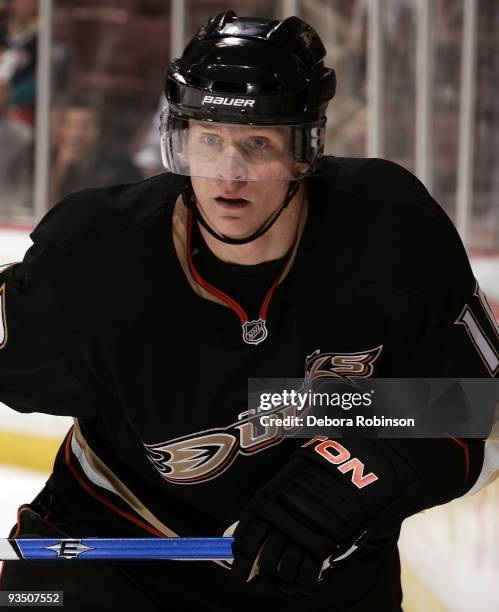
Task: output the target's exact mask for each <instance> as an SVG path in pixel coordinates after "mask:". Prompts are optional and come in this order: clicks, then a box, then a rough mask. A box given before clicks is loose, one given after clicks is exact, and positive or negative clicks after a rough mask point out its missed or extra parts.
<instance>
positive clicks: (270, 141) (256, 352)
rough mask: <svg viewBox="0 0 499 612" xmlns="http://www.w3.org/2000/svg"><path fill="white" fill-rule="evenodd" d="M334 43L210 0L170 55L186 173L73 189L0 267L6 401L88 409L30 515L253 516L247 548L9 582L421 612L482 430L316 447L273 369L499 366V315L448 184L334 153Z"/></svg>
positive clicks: (196, 600) (97, 601) (436, 373)
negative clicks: (470, 435)
mask: <svg viewBox="0 0 499 612" xmlns="http://www.w3.org/2000/svg"><path fill="white" fill-rule="evenodd" d="M324 55H325V50H324V47H323V45H322V43H321V41H320V39H319V38H318V36H317V34H316V33H315V32H314V30H313V29H312V28H310V27H309V26H308V25H307V24H305V23H304V22H302V21H301V20H299V19H298V18H296V17H291V18H288V19H286V20H284V21H281V22H280V21H270V20H263V19H250V18H238V17H237V16H236V15H235V14H234V13H232V12H228V13H225V14H221V15H219V16H217V17H216V18H214V19H212V20H210V22H209V23H208V24H206V25H205V26H203V27H202V28H201V29H200V30H199V32H198V33H197V34H196V35H195V36H194V37H193V38H192V40H191V41H190V43H189V44H188V46H187V47H186V49H185V51H184V54H183V55H182V57H181V58H180V59H176V60H173V61H172V62H171V64H170V67H169V71H168V77H167V82H166V96H167V100H168V107H167V109H166V110H165V113H164V114H163V117H162V124H161V142H162V151H163V158H164V163H165V165H166V168H167V172H166V173H164V174H162V175H159V176H155V177H152V178H150V179H147V180H145V181H142V182H140V183H135V184H128V185H120V186H113V187H110V188H104V189H92V190H86V191H82V192H79V193H75V194H73V195H71V196H68V197H66V198H65V199H64V200H63V201H62V202H61V203H59V204H58V205H57V206H56V207H55V208H53V209H52V210H51V211H50V212H49V213H48V215H47V216H46V217H45V218H44V219H43V220H42V222H41V223H40V224H39V226H38V227H37V228H36V229H35V231H34V233H33V234H32V238H33V242H34V244H33V246H32V247H31V248H30V249H29V251H28V252H27V254H26V256H25V259H24V261H23V262H22V263H19V264H16V265H12V266H10V267H8V268H7V269H5V270H4V271H3V272H2V273H1V275H0V296H1V303H2V307H1V308H0V312H1V313H2V317H1V325H0V333H1V335H0V348H1V350H0V400H1V401H3V402H5V403H6V404H7V405H9V406H10V407H12V408H13V409H14V410H17V411H19V412H46V413H50V414H56V415H71V416H73V417H75V424H74V427H73V428H72V429H71V431H70V432H69V433H68V435H67V437H66V439H65V440H64V442H63V444H62V446H61V448H60V451H59V453H58V455H57V457H56V460H55V464H54V470H53V474H52V475H51V477H50V479H49V480H48V482H47V485H46V487H45V488H44V489H43V490H42V491H41V492H40V493H39V495H38V496H37V497H36V499H35V500H34V501H33V502H32V503H30V504H26V505H24V506H22V507H21V508H20V510H19V514H18V522H17V526H16V527H15V528H14V529H13V531H12V534H11V535H15V536H21V535H24V536H26V535H33V536H50V535H54V536H56V537H59V536H63V535H68V536H70V537H82V536H100V537H105V536H108V537H113V536H114V537H115V536H128V537H144V536H148V535H154V536H158V537H174V536H186V537H190V536H217V535H218V536H220V535H222V534H227V533H232V532H234V537H235V543H234V562H233V564H232V567H231V568H229V567H224V566H223V564H222V563H215V562H191V563H179V562H169V561H151V562H142V563H139V562H127V563H110V562H101V563H97V562H88V561H87V562H85V563H84V562H70V563H68V564H65V563H62V562H60V563H54V564H51V563H36V562H30V563H16V562H8V563H6V564H5V569H4V572H3V576H2V578H1V581H0V584H1V587H2V589H3V590H16V589H17V590H23V589H43V590H49V589H56V590H63V591H64V597H65V605H66V607H67V609H69V610H88V609H95V610H98V609H103V610H104V609H105V610H111V609H112V610H118V609H122V608H125V609H141V610H144V611H148V610H217V611H218V610H231V611H235V610H253V609H254V608H255V606H260V608H262V606H263V607H264V609H267V607H270V606H272V608H273V609H276V610H300V611H305V610H346V609H348V610H357V611H360V610H383V611H384V612H388V611H392V610H400V602H401V596H402V595H401V588H400V566H399V560H398V553H397V538H398V533H399V529H400V524H401V522H402V521H403V520H404V519H405V518H406V517H408V516H410V515H412V514H414V513H415V512H418V511H420V510H422V509H424V508H429V507H432V506H435V505H438V504H443V503H446V502H448V501H449V500H451V499H453V498H456V497H458V496H461V495H463V494H465V493H466V492H468V491H469V490H470V489H471V488H472V487H473V486H474V484H475V483H476V482H477V479H478V477H479V474H480V470H481V467H482V464H483V457H484V453H483V447H484V444H483V441H482V440H479V439H456V438H451V437H447V438H445V437H442V438H433V439H411V440H407V439H405V440H404V439H390V440H387V439H362V438H355V439H340V440H331V439H324V437H319V438H316V439H313V440H309V441H306V442H303V441H300V440H293V439H284V438H283V436H282V432H281V431H279V430H278V429H275V428H273V427H272V426H269V427H268V428H266V429H264V430H260V429H257V428H256V427H253V425H252V423H251V421H248V418H247V416H248V415H247V380H248V378H250V377H300V376H303V374H304V373H305V375H306V376H308V377H309V379H310V378H313V377H314V376H315V375H320V376H326V377H328V376H329V377H341V376H344V375H346V374H348V375H349V376H357V377H369V376H378V377H383V376H385V377H414V378H416V377H420V376H433V377H458V376H470V377H490V376H495V375H496V374H497V365H498V361H497V354H498V348H497V335H496V332H497V329H496V328H495V327H494V326H495V322H494V320H493V318H492V317H491V315H490V312H489V311H488V309H487V306H486V303H485V300H484V296H483V294H482V293H481V292H480V290H479V288H478V286H477V284H476V281H475V280H474V278H473V275H472V273H471V270H470V267H469V264H468V261H467V257H466V254H465V251H464V249H463V246H462V244H461V242H460V240H459V238H458V236H457V233H456V232H455V230H454V228H453V226H452V224H451V223H450V221H449V220H448V218H447V217H446V215H445V214H444V213H443V211H442V210H441V209H440V207H439V206H438V204H437V203H436V202H435V201H434V200H433V199H432V198H431V197H430V195H429V194H428V192H427V191H426V189H425V188H424V187H423V185H422V184H421V183H420V182H419V181H418V180H417V179H416V178H414V177H413V176H412V175H411V174H410V173H408V172H407V171H405V170H403V169H402V168H400V167H399V166H397V165H395V164H393V163H390V162H387V161H384V160H378V159H356V160H354V159H342V158H338V159H336V158H327V157H322V152H323V146H324V127H325V112H326V106H327V104H328V102H329V101H330V99H331V98H332V97H333V96H334V93H335V73H334V71H333V70H332V69H329V68H326V67H325V66H324V65H323V58H324ZM473 322H475V324H473ZM338 453H343V454H347V455H348V456H350V457H352V458H356V459H357V460H358V461H359V462H361V463H362V464H363V465H364V466H366V470H368V471H369V472H370V473H372V474H374V475H375V476H376V478H375V480H374V481H372V480H371V481H370V482H369V483H368V484H367V485H366V486H361V487H359V486H358V483H356V482H355V481H352V478H351V473H350V472H346V473H343V472H341V471H340V470H339V469H337V467H336V465H335V462H334V458H335V457H336V456H337V454H338ZM234 529H235V530H234ZM359 534H363V538H362V539H361V541H360V542H358V547H357V549H356V550H355V551H354V552H351V551H352V550H353V549H354V546H352V545H354V544H355V542H356V541H357V538H358V536H359ZM348 553H351V554H348ZM331 559H335V560H333V561H332V568H330V569H326V568H327V566H328V564H329V563H330V560H331ZM328 560H329V561H328Z"/></svg>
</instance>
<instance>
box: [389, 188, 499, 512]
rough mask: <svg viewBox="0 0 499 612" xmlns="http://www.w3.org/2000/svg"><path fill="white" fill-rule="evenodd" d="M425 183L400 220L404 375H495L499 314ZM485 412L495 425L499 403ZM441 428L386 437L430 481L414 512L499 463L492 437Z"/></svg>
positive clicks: (464, 488) (471, 485) (466, 488)
mask: <svg viewBox="0 0 499 612" xmlns="http://www.w3.org/2000/svg"><path fill="white" fill-rule="evenodd" d="M413 181H414V182H416V181H417V179H415V178H414V179H413ZM417 183H418V184H419V185H417V186H416V187H415V188H414V192H413V194H412V198H413V201H412V202H409V203H408V206H407V208H408V210H409V211H410V212H409V216H405V217H403V218H402V222H403V223H401V226H400V227H399V228H398V229H399V231H400V235H404V236H405V237H406V239H405V240H404V242H405V244H406V248H407V249H408V251H407V254H406V261H407V262H409V265H408V268H407V270H406V274H407V279H406V282H408V284H409V288H410V290H411V291H413V294H414V302H413V303H414V308H413V311H412V320H411V321H409V322H408V324H407V326H408V329H410V330H411V331H410V332H409V333H408V339H407V342H406V344H405V347H404V349H403V350H402V351H401V358H402V359H403V360H404V363H405V366H404V368H403V370H402V372H403V373H402V376H403V377H406V378H420V377H421V378H445V379H455V378H473V379H477V378H484V379H490V378H495V377H497V372H498V364H499V361H498V355H499V335H498V328H497V322H496V320H495V318H494V316H493V314H492V311H491V309H490V307H489V305H488V303H487V300H486V297H485V295H484V293H483V292H482V290H481V289H480V287H479V285H478V283H477V281H476V279H475V277H474V275H473V272H472V269H471V266H470V263H469V260H468V257H467V254H466V251H465V249H464V246H463V244H462V242H461V240H460V238H459V235H458V233H457V231H456V230H455V228H454V226H453V225H452V223H451V221H450V220H449V219H448V218H447V216H446V215H445V213H444V212H443V211H442V210H441V209H440V207H439V206H438V204H437V203H436V202H435V201H434V200H433V199H432V198H431V197H430V195H429V194H428V192H427V191H426V189H425V188H424V187H423V186H422V185H421V183H419V181H417ZM418 199H420V200H421V202H420V203H419V201H418ZM416 203H417V206H416ZM404 232H405V234H404ZM489 413H490V414H489ZM474 418H475V417H474ZM478 419H479V420H480V421H481V422H484V423H486V424H487V426H489V425H490V428H491V427H492V424H493V420H494V415H493V408H491V407H490V406H489V405H487V406H484V409H483V413H482V412H481V413H480V415H478ZM441 434H442V437H439V438H437V437H435V438H420V439H402V438H399V439H391V440H385V441H380V444H382V445H384V446H386V447H387V449H389V450H388V452H390V453H393V457H394V460H397V457H401V458H404V460H405V461H406V462H407V463H408V464H409V465H411V466H412V468H413V470H414V472H416V473H418V474H419V475H420V478H421V482H423V483H424V482H426V487H425V488H423V492H422V494H421V498H420V499H419V500H414V504H413V506H412V510H413V511H414V512H417V511H419V510H421V509H423V508H429V507H432V506H435V505H438V504H442V503H446V502H448V501H450V500H452V499H454V498H457V497H460V496H462V495H464V494H466V493H468V492H470V491H472V490H473V492H476V490H478V489H477V488H475V485H476V484H477V483H479V482H483V483H485V479H484V478H482V475H483V474H482V473H483V470H484V468H485V469H486V470H487V471H488V473H489V475H490V471H491V470H496V471H497V470H499V460H498V459H499V453H497V450H496V449H495V467H494V468H492V466H491V461H492V459H491V458H490V457H488V456H487V453H488V450H489V449H488V447H489V444H488V443H487V444H485V440H484V439H482V438H479V437H469V438H457V437H453V436H452V435H450V434H447V433H446V432H441ZM471 435H473V434H471V433H470V436H471ZM493 454H494V453H493ZM408 508H409V509H410V508H411V504H410V503H409V504H408Z"/></svg>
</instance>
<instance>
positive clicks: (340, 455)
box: [302, 436, 378, 489]
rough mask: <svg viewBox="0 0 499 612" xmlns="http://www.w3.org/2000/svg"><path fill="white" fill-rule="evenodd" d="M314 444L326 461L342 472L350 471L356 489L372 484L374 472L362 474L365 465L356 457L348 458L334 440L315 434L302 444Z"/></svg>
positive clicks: (376, 478)
mask: <svg viewBox="0 0 499 612" xmlns="http://www.w3.org/2000/svg"><path fill="white" fill-rule="evenodd" d="M311 444H316V445H315V447H314V450H315V452H316V453H318V454H319V455H321V456H322V457H324V459H326V461H329V463H332V464H333V465H336V466H337V467H338V470H339V471H340V472H341V473H342V474H346V473H347V472H350V471H351V472H352V478H351V480H352V482H353V484H354V485H355V486H356V487H357V488H358V489H363V488H364V487H366V486H367V485H370V484H372V483H373V482H375V481H376V480H378V477H377V476H376V474H375V473H374V472H369V474H364V468H365V465H364V463H362V461H361V460H360V459H358V458H357V457H352V458H350V452H349V451H348V450H347V449H346V448H345V447H344V446H343V445H341V444H340V443H339V442H337V441H336V440H328V438H326V436H315V437H314V438H312V439H311V440H309V441H308V442H305V444H302V447H304V446H310V445H311Z"/></svg>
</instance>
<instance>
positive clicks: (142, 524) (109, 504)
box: [64, 430, 169, 538]
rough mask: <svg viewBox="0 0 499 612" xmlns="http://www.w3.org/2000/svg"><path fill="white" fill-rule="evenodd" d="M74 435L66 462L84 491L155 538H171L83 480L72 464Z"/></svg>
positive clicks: (67, 440)
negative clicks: (114, 502) (100, 493)
mask: <svg viewBox="0 0 499 612" xmlns="http://www.w3.org/2000/svg"><path fill="white" fill-rule="evenodd" d="M73 435H74V430H72V431H71V432H70V434H69V435H68V437H67V438H66V445H65V448H64V460H65V462H66V465H67V466H68V468H69V471H70V472H71V473H72V474H73V476H74V477H75V478H76V480H77V482H78V484H79V485H80V486H81V487H82V489H84V490H85V491H86V492H87V493H88V494H89V495H91V496H92V497H94V498H95V499H96V500H97V501H99V502H100V503H101V504H104V506H106V507H107V508H109V509H110V510H112V511H113V512H116V514H119V515H120V516H122V517H123V518H125V519H126V520H127V521H130V522H131V523H134V524H135V525H137V526H138V527H141V528H142V529H144V530H145V531H148V532H149V533H152V534H153V535H155V536H159V537H160V538H168V537H169V536H167V535H165V534H164V533H161V531H158V530H157V529H155V528H154V527H152V526H151V525H149V524H148V523H146V522H144V521H142V520H140V519H138V518H136V517H135V516H132V515H131V514H129V513H128V512H126V511H125V510H121V508H118V506H116V505H115V504H113V503H112V502H110V501H109V500H108V499H106V498H105V497H103V496H102V495H99V494H98V493H97V492H96V491H94V490H93V489H92V487H91V486H90V485H88V484H87V483H86V482H85V481H84V480H83V478H82V477H81V476H80V474H79V473H78V470H77V469H76V468H75V466H74V465H73V464H72V463H71V450H70V446H69V445H70V441H71V438H72V436H73Z"/></svg>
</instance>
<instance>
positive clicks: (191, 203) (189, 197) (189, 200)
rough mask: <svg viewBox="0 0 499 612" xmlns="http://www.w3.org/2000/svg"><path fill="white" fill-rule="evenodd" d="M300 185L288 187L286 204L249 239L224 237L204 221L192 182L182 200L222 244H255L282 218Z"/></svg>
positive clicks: (296, 182) (292, 183)
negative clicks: (254, 241)
mask: <svg viewBox="0 0 499 612" xmlns="http://www.w3.org/2000/svg"><path fill="white" fill-rule="evenodd" d="M299 186H300V183H299V182H298V181H297V180H294V181H291V182H290V183H289V187H288V193H287V194H286V197H285V198H284V202H283V203H282V204H281V206H280V207H279V208H278V209H277V210H275V211H274V212H273V213H272V214H271V215H270V217H268V219H267V220H266V221H265V222H264V223H263V224H262V225H261V226H260V227H259V229H257V230H256V232H254V233H253V234H251V236H248V237H247V238H230V237H229V236H224V235H223V234H219V233H218V232H216V231H215V230H214V229H213V228H211V227H210V226H209V225H208V223H207V221H206V220H205V219H204V217H203V215H202V214H201V211H200V210H199V207H198V205H197V202H196V197H195V195H194V190H193V189H192V184H191V181H190V180H189V182H188V184H187V186H186V188H185V189H184V190H183V191H182V200H183V201H184V205H185V207H186V208H188V209H190V210H192V213H193V215H194V218H195V219H196V221H198V222H199V223H200V225H202V226H203V227H204V229H205V230H206V231H207V232H208V233H209V234H210V235H211V236H213V238H216V239H217V240H219V241H220V242H224V243H225V244H248V242H253V240H256V239H257V238H260V236H263V234H265V233H266V232H267V231H268V230H269V229H270V228H271V227H272V226H273V225H274V223H275V222H276V221H277V219H278V218H279V217H280V216H281V213H282V211H283V210H284V209H285V208H286V207H287V206H288V204H289V203H290V202H291V200H292V199H293V198H294V196H295V194H296V192H297V191H298V187H299Z"/></svg>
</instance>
